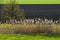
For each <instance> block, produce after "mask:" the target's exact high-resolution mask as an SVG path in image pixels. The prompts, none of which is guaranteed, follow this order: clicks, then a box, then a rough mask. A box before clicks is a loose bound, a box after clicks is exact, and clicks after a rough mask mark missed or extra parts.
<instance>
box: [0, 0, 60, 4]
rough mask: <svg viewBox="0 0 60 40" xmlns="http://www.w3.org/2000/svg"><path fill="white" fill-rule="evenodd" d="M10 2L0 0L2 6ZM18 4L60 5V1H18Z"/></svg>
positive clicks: (8, 0)
mask: <svg viewBox="0 0 60 40" xmlns="http://www.w3.org/2000/svg"><path fill="white" fill-rule="evenodd" d="M9 3H10V0H4V1H3V0H0V4H9ZM16 3H17V4H60V0H16Z"/></svg>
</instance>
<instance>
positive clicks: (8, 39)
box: [0, 24, 60, 40]
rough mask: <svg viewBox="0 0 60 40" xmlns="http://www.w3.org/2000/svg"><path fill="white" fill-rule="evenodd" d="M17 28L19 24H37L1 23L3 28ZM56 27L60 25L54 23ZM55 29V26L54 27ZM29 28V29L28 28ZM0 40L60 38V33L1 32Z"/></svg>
mask: <svg viewBox="0 0 60 40" xmlns="http://www.w3.org/2000/svg"><path fill="white" fill-rule="evenodd" d="M12 26H13V28H15V27H16V28H17V27H18V26H20V27H21V26H22V27H24V28H25V27H27V26H30V27H32V26H34V27H35V26H37V25H28V24H27V25H23V24H14V25H12V24H0V27H2V28H7V29H8V28H12ZM53 26H55V27H57V26H60V25H53ZM54 29H55V28H54ZM28 30H29V29H28ZM2 31H3V30H2ZM0 40H60V34H44V33H43V34H42V33H41V34H0Z"/></svg>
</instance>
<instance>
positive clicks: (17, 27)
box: [0, 24, 60, 34]
mask: <svg viewBox="0 0 60 40" xmlns="http://www.w3.org/2000/svg"><path fill="white" fill-rule="evenodd" d="M0 33H4V34H8V33H13V34H19V33H25V34H33V33H34V34H36V33H49V34H58V33H60V25H59V24H0Z"/></svg>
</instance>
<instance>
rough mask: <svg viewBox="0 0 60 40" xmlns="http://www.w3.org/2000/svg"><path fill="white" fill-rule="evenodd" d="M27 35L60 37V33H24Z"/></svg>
mask: <svg viewBox="0 0 60 40" xmlns="http://www.w3.org/2000/svg"><path fill="white" fill-rule="evenodd" d="M22 35H27V36H41V37H60V34H44V33H43V34H22Z"/></svg>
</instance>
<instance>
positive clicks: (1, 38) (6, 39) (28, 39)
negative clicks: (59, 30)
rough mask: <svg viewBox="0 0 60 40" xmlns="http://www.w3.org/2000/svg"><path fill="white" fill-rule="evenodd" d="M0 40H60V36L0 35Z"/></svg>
mask: <svg viewBox="0 0 60 40" xmlns="http://www.w3.org/2000/svg"><path fill="white" fill-rule="evenodd" d="M0 40H60V35H48V34H0Z"/></svg>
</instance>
